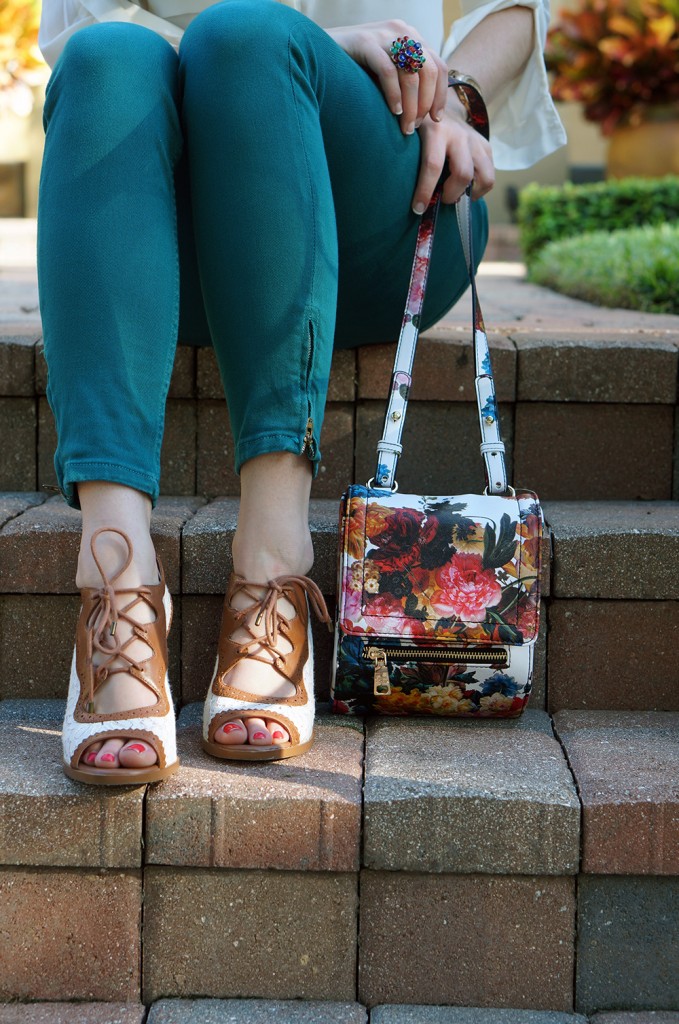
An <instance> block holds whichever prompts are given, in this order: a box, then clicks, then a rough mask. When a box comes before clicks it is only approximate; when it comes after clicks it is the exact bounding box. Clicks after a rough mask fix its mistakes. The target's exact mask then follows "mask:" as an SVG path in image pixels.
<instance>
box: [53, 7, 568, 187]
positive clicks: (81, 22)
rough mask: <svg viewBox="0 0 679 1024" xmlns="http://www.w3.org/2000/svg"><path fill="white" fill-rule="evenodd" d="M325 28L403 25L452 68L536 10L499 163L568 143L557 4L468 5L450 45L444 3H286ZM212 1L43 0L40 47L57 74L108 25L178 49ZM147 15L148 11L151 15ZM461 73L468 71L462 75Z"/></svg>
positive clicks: (498, 129)
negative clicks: (134, 29) (492, 29)
mask: <svg viewBox="0 0 679 1024" xmlns="http://www.w3.org/2000/svg"><path fill="white" fill-rule="evenodd" d="M282 2H283V3H287V4H288V6H290V7H295V8H297V10H299V11H301V12H302V13H303V14H305V15H307V17H309V18H311V19H312V20H313V21H315V22H316V23H317V24H318V25H320V26H321V27H322V28H335V27H337V26H339V25H360V24H364V23H366V22H371V21H386V20H388V19H390V18H402V19H403V20H404V21H406V22H408V24H409V25H412V26H413V27H416V28H417V30H418V33H419V34H420V38H421V39H423V40H426V42H427V44H428V45H429V46H430V47H431V48H432V49H435V50H438V52H439V53H440V54H441V56H442V57H443V58H444V60H446V61H447V60H448V58H449V57H450V56H451V55H452V54H453V53H454V51H455V49H456V48H457V46H458V45H459V44H460V43H461V42H462V40H463V39H464V38H465V36H467V35H468V34H469V33H470V32H471V31H472V29H473V28H475V27H476V25H478V24H479V22H480V21H482V20H483V19H484V18H485V17H487V15H489V14H492V13H493V12H494V11H501V10H503V9H504V8H506V7H514V6H516V5H517V4H518V3H519V2H520V4H521V6H522V7H530V8H532V10H533V14H534V19H535V32H534V46H533V52H532V54H531V57H530V59H529V61H528V63H527V65H526V67H525V68H524V70H523V72H522V73H521V74H520V75H519V76H517V77H516V78H515V79H514V80H513V81H512V82H509V83H508V85H507V86H506V88H505V89H504V90H503V92H502V93H501V94H500V95H498V96H496V97H495V99H494V100H493V102H492V103H491V104H489V107H488V115H489V118H490V126H491V145H492V148H493V159H494V162H495V166H496V167H497V168H498V169H499V170H519V169H521V168H525V167H530V166H531V165H532V164H534V163H536V162H537V161H538V160H541V159H542V157H544V156H547V154H549V153H552V152H553V151H554V150H555V149H558V148H559V146H563V145H564V143H565V142H566V133H565V132H564V129H563V125H562V124H561V121H560V120H559V116H558V114H557V112H556V110H555V108H554V104H553V103H552V100H551V97H550V95H549V85H548V82H547V75H546V72H545V65H544V60H543V56H542V54H543V49H544V45H545V38H546V35H547V26H548V23H549V0H461V2H462V12H463V13H462V17H461V18H458V19H457V21H455V22H454V24H453V26H452V30H451V32H450V35H449V36H448V37H447V38H445V39H444V25H443V5H442V3H441V0H282ZM209 6H210V0H144V7H141V6H139V5H138V4H136V3H132V2H131V0H43V4H42V17H41V21H40V35H39V44H40V49H41V51H42V54H43V57H44V58H45V60H46V61H47V63H48V64H49V65H50V66H51V67H54V64H55V62H56V60H57V57H58V56H59V54H60V53H61V51H62V50H63V48H64V45H65V44H66V40H67V39H68V38H69V37H70V36H72V35H73V33H74V32H77V31H78V29H80V28H84V27H85V25H92V24H95V23H96V22H101V21H130V22H135V23H137V24H140V25H145V26H146V27H147V28H150V29H153V31H155V32H158V33H159V34H160V35H162V36H164V37H165V38H166V39H167V40H168V41H169V42H170V43H171V44H172V45H173V46H174V47H175V48H177V47H178V46H179V41H180V40H181V37H182V34H183V32H184V29H185V28H186V26H187V25H188V24H189V22H190V21H191V20H192V18H194V17H195V16H196V14H198V13H199V12H200V11H202V10H204V9H205V8H206V7H209ZM145 8H146V9H145ZM460 70H461V71H463V70H464V68H461V69H460Z"/></svg>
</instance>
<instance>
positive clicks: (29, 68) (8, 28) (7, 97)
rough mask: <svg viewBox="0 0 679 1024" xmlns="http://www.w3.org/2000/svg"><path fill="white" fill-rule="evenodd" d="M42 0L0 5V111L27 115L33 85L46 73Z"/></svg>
mask: <svg viewBox="0 0 679 1024" xmlns="http://www.w3.org/2000/svg"><path fill="white" fill-rule="evenodd" d="M39 26H40V0H3V3H2V4H0V111H1V110H2V109H6V110H7V109H8V110H11V111H12V112H13V113H15V114H18V115H19V116H27V115H28V114H30V112H31V110H32V109H33V93H32V91H31V86H34V85H38V84H39V83H40V82H41V81H43V80H44V78H45V76H46V66H45V62H44V60H43V59H42V56H41V54H40V50H39V49H38V28H39Z"/></svg>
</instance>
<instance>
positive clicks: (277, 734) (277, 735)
mask: <svg viewBox="0 0 679 1024" xmlns="http://www.w3.org/2000/svg"><path fill="white" fill-rule="evenodd" d="M273 738H274V739H275V740H282V739H283V733H282V732H279V731H278V730H276V732H275V733H274V734H273Z"/></svg>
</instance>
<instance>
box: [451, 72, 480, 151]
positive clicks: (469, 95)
mask: <svg viewBox="0 0 679 1024" xmlns="http://www.w3.org/2000/svg"><path fill="white" fill-rule="evenodd" d="M448 88H449V89H454V90H455V92H456V94H457V98H458V99H459V101H460V103H461V104H462V106H463V107H464V109H465V110H466V111H467V124H470V125H471V126H472V128H474V129H476V131H477V132H479V133H480V134H481V135H483V137H484V139H489V138H490V124H489V122H488V111H487V109H486V104H485V103H484V100H483V96H482V95H481V87H480V86H479V83H478V82H477V81H476V80H475V79H474V78H472V76H471V75H465V74H464V73H463V72H462V71H449V72H448Z"/></svg>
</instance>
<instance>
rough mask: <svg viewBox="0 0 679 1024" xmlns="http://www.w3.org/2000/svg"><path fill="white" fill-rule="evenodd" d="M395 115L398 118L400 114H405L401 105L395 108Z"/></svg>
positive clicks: (398, 104)
mask: <svg viewBox="0 0 679 1024" xmlns="http://www.w3.org/2000/svg"><path fill="white" fill-rule="evenodd" d="M394 113H395V114H396V116H397V117H398V115H399V114H402V113H403V107H402V106H401V104H400V103H397V104H396V106H395V107H394Z"/></svg>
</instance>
